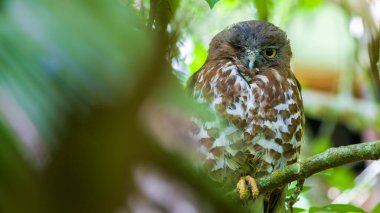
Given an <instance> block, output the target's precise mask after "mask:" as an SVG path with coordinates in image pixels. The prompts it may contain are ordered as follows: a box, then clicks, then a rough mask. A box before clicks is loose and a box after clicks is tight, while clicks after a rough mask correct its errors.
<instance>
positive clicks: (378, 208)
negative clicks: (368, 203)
mask: <svg viewBox="0 0 380 213" xmlns="http://www.w3.org/2000/svg"><path fill="white" fill-rule="evenodd" d="M379 212H380V202H379V203H378V204H377V205H376V206H375V208H373V209H372V211H371V213H379Z"/></svg>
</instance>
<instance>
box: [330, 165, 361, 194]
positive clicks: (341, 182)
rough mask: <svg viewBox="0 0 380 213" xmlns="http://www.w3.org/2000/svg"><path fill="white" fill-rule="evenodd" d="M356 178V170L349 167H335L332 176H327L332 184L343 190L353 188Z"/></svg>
mask: <svg viewBox="0 0 380 213" xmlns="http://www.w3.org/2000/svg"><path fill="white" fill-rule="evenodd" d="M354 179H355V174H354V172H353V171H352V170H350V169H349V168H347V167H337V168H334V170H333V172H332V174H331V176H329V177H328V178H326V180H327V182H328V183H329V184H330V185H331V186H335V187H337V188H338V189H339V190H342V191H343V190H346V189H350V188H352V187H353V186H354Z"/></svg>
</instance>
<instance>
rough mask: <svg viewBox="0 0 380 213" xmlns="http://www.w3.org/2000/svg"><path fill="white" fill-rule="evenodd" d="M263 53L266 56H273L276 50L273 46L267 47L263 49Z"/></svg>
mask: <svg viewBox="0 0 380 213" xmlns="http://www.w3.org/2000/svg"><path fill="white" fill-rule="evenodd" d="M263 54H264V55H265V56H266V57H268V58H274V57H275V56H276V54H277V50H276V49H274V48H268V49H265V50H263Z"/></svg>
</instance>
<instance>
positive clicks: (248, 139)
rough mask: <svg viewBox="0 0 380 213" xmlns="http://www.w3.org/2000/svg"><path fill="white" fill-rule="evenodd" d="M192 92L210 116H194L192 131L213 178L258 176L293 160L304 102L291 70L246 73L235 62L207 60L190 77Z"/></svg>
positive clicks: (301, 122)
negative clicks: (205, 107) (228, 173)
mask: <svg viewBox="0 0 380 213" xmlns="http://www.w3.org/2000/svg"><path fill="white" fill-rule="evenodd" d="M192 84H193V95H194V96H195V98H196V100H197V101H198V102H200V103H203V104H206V105H208V106H209V109H210V113H211V114H212V115H213V116H211V118H207V119H205V118H200V117H197V116H195V117H194V118H193V123H192V129H191V135H192V137H193V138H194V140H195V141H197V142H198V144H199V151H200V153H202V155H203V156H204V164H205V166H206V167H207V168H208V169H210V170H211V171H213V173H214V174H215V175H216V176H223V174H226V172H225V171H227V170H232V171H233V173H234V174H236V175H238V176H239V175H251V176H252V177H255V178H257V177H261V176H264V175H267V174H270V173H272V172H273V171H274V170H276V169H278V168H281V167H284V166H286V165H287V164H292V163H294V162H296V161H297V159H298V155H299V152H300V148H301V143H302V135H303V123H304V121H303V119H304V115H303V106H302V98H301V94H300V90H299V87H298V84H297V80H296V79H295V77H294V75H293V73H291V71H289V72H280V71H278V70H276V69H272V68H263V69H256V70H253V71H248V70H247V69H246V68H245V67H242V66H241V65H239V64H238V63H235V62H234V61H230V60H220V61H217V62H214V63H207V64H206V66H204V67H203V69H201V70H200V71H199V72H197V73H196V75H195V76H194V77H193V79H192Z"/></svg>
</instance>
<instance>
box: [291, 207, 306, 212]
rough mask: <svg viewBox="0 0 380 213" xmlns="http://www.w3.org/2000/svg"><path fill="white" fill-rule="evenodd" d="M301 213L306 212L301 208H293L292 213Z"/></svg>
mask: <svg viewBox="0 0 380 213" xmlns="http://www.w3.org/2000/svg"><path fill="white" fill-rule="evenodd" d="M303 212H307V210H306V209H301V208H297V207H295V208H293V213H303Z"/></svg>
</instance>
